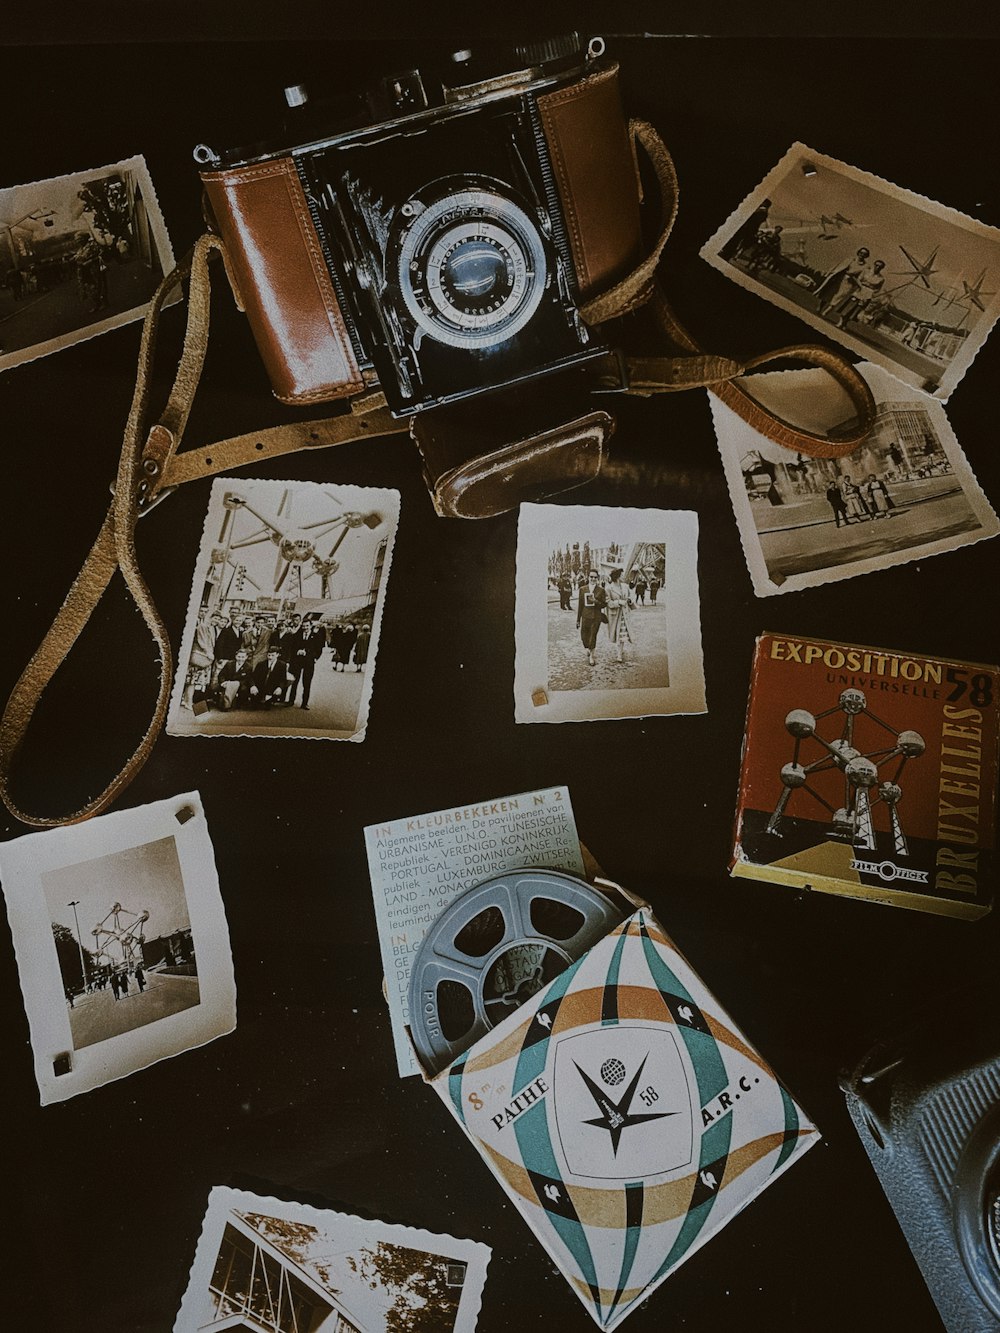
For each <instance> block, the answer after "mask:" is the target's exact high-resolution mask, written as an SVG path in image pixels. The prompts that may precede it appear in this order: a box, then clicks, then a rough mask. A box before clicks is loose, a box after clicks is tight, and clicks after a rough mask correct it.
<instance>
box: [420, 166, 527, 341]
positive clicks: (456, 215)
mask: <svg viewBox="0 0 1000 1333" xmlns="http://www.w3.org/2000/svg"><path fill="white" fill-rule="evenodd" d="M447 184H448V183H447V182H445V183H444V185H443V187H442V192H441V193H440V194H439V197H438V198H436V199H435V200H434V201H433V202H431V203H429V204H427V205H426V206H423V205H422V204H421V206H420V207H417V206H411V208H410V209H409V210H407V209H405V208H404V209H403V210H401V215H402V217H403V218H404V219H405V225H404V226H403V228H402V233H401V236H400V238H399V241H398V274H399V289H400V292H401V293H402V296H403V300H404V302H405V304H406V308H407V310H408V311H409V313H410V315H411V316H412V317H413V320H414V321H415V323H416V324H417V325H418V326H419V327H420V328H421V329H422V330H423V331H424V332H425V333H427V334H429V335H430V336H431V337H433V338H435V339H437V340H438V341H439V342H442V343H445V344H447V345H448V346H451V347H463V348H466V349H468V350H478V349H482V348H488V347H494V346H497V345H499V344H500V343H502V342H505V341H506V340H507V339H509V338H513V337H514V336H515V334H517V333H519V332H520V330H521V329H523V328H524V326H525V325H526V324H527V323H528V321H529V320H530V319H531V317H532V315H534V313H535V311H536V310H537V309H538V303H539V301H540V300H541V297H542V293H543V291H544V288H545V279H546V260H545V248H544V246H543V244H542V239H541V236H540V235H539V232H538V228H537V227H536V226H535V225H534V223H533V222H532V221H531V219H530V218H529V216H528V214H527V213H526V212H525V211H524V209H522V208H521V207H520V206H519V205H518V204H516V203H514V201H513V200H512V199H509V198H507V197H506V196H505V195H503V194H501V193H500V192H499V190H497V189H496V187H495V186H494V185H493V183H492V182H482V183H479V182H475V181H470V180H463V181H462V182H461V183H460V184H459V183H457V182H456V183H455V188H453V189H451V190H450V191H449V190H448V189H447Z"/></svg>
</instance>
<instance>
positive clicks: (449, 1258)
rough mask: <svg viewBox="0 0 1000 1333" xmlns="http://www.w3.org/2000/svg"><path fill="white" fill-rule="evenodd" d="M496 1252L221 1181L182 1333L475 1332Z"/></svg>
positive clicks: (178, 1328)
mask: <svg viewBox="0 0 1000 1333" xmlns="http://www.w3.org/2000/svg"><path fill="white" fill-rule="evenodd" d="M489 1260H490V1251H489V1248H488V1247H487V1246H485V1245H479V1244H476V1243H475V1242H473V1241H468V1240H456V1239H454V1238H453V1237H451V1236H441V1235H435V1234H433V1233H431V1232H429V1231H419V1230H417V1229H415V1228H413V1227H404V1226H393V1225H390V1224H389V1223H386V1222H372V1221H367V1220H365V1219H363V1218H360V1217H351V1216H349V1215H347V1214H344V1213H335V1212H332V1211H329V1210H328V1209H320V1208H313V1207H310V1206H309V1205H307V1204H290V1203H283V1202H282V1201H281V1200H279V1199H272V1198H264V1197H261V1196H259V1195H256V1194H249V1193H247V1192H246V1191H243V1190H233V1189H228V1188H226V1187H224V1186H219V1185H217V1186H216V1187H215V1188H214V1189H213V1190H212V1192H211V1194H210V1195H209V1201H208V1212H207V1213H206V1215H205V1221H204V1224H203V1226H202V1232H201V1238H200V1240H199V1242H198V1250H197V1253H196V1255H195V1260H194V1264H193V1265H192V1268H191V1275H190V1279H189V1282H188V1288H187V1291H186V1292H185V1294H184V1299H183V1301H182V1303H181V1308H180V1311H179V1312H178V1315H177V1320H176V1322H175V1323H174V1333H209V1330H211V1329H218V1330H219V1331H220V1333H221V1330H223V1329H236V1328H240V1329H251V1328H252V1329H261V1330H264V1329H267V1330H271V1331H272V1333H471V1330H472V1329H474V1328H475V1327H476V1321H477V1319H478V1316H479V1310H480V1306H481V1303H482V1292H483V1285H484V1283H485V1281H486V1266H487V1264H488V1263H489Z"/></svg>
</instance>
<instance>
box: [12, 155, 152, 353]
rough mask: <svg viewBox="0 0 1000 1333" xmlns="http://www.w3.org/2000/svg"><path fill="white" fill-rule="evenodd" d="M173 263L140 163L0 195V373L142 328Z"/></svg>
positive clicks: (138, 159)
mask: <svg viewBox="0 0 1000 1333" xmlns="http://www.w3.org/2000/svg"><path fill="white" fill-rule="evenodd" d="M173 262H174V261H173V252H172V250H171V247H170V239H169V237H168V236H167V229H166V226H165V224H164V221H163V217H162V215H161V213H160V210H159V205H158V204H157V202H156V193H155V191H154V189H153V185H152V181H151V180H150V178H149V173H148V171H147V169H146V163H145V161H144V160H143V158H141V157H135V158H131V159H129V160H128V161H127V162H119V163H117V164H115V165H113V166H108V167H101V168H98V169H96V170H94V171H82V172H77V173H75V174H74V175H69V176H57V177H55V178H53V179H51V180H44V181H35V182H33V183H32V184H30V185H15V186H13V187H11V188H9V189H0V370H4V369H6V368H7V367H9V366H16V365H20V364H21V363H23V362H25V361H33V360H34V359H35V358H36V357H39V356H45V355H47V354H48V353H49V352H55V351H58V350H59V349H60V348H62V347H68V346H70V345H71V344H73V343H77V342H81V341H83V340H84V339H85V338H92V337H94V336H95V335H96V334H98V333H104V332H106V331H107V330H108V329H112V328H117V327H118V326H119V325H120V324H127V323H129V322H130V321H132V320H136V319H141V318H142V316H143V315H144V314H145V312H146V308H147V306H148V304H149V300H150V298H151V297H152V295H153V293H154V292H155V290H156V288H157V286H158V285H159V282H160V280H161V278H162V277H163V275H164V272H166V271H169V270H170V269H171V268H172V267H173Z"/></svg>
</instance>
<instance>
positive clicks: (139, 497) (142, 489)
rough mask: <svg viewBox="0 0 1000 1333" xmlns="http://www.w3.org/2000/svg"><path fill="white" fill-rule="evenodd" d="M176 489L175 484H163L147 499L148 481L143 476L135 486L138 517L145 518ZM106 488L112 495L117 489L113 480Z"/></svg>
mask: <svg viewBox="0 0 1000 1333" xmlns="http://www.w3.org/2000/svg"><path fill="white" fill-rule="evenodd" d="M176 489H177V487H176V486H164V487H163V488H162V489H161V490H160V491H158V492H157V493H156V495H154V496H153V498H152V499H149V498H148V496H149V482H148V481H147V480H146V479H145V478H143V479H142V481H140V482H139V485H138V486H137V487H136V501H135V503H136V508H137V509H138V511H139V518H145V517H146V515H147V514H150V513H152V511H153V510H154V509H155V508H156V506H157V505H158V504H162V502H163V501H164V500H165V499H166V498H167V496H168V495H173V493H174V491H176ZM108 490H109V491H110V492H111V494H112V496H114V495H116V494H117V489H116V487H115V483H114V482H111V483H110V485H109V486H108Z"/></svg>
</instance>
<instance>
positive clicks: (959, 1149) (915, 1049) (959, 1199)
mask: <svg viewBox="0 0 1000 1333" xmlns="http://www.w3.org/2000/svg"><path fill="white" fill-rule="evenodd" d="M995 1003H996V995H995V988H994V987H993V986H992V985H988V986H987V987H985V988H984V987H976V988H974V990H973V991H972V993H970V994H968V995H962V996H960V997H943V998H941V999H940V1000H939V1004H938V1006H937V1008H938V1015H939V1016H938V1017H937V1018H935V1019H934V1020H928V1021H927V1022H925V1023H922V1024H920V1025H919V1026H918V1027H917V1028H914V1029H913V1030H912V1031H910V1032H908V1033H906V1034H905V1035H903V1036H901V1037H899V1038H896V1039H892V1040H890V1041H888V1042H882V1043H880V1044H879V1045H878V1046H876V1047H875V1048H874V1049H873V1050H872V1051H870V1052H869V1053H868V1055H867V1056H865V1058H864V1060H862V1061H861V1063H860V1064H859V1065H858V1067H857V1068H856V1069H855V1070H853V1071H852V1072H851V1073H850V1074H849V1075H848V1076H846V1077H845V1079H844V1080H843V1083H842V1087H843V1089H844V1092H845V1094H846V1096H847V1105H848V1110H849V1111H850V1114H851V1119H852V1120H853V1121H854V1126H855V1128H856V1129H857V1131H858V1134H859V1135H860V1136H861V1141H862V1143H863V1144H864V1146H865V1150H866V1151H867V1153H868V1156H869V1157H870V1158H871V1161H872V1165H873V1166H874V1167H875V1170H876V1172H877V1173H878V1177H879V1180H880V1181H881V1183H882V1188H883V1189H884V1190H885V1192H886V1195H887V1196H888V1199H889V1202H890V1203H891V1204H892V1207H893V1210H894V1211H895V1213H896V1217H897V1218H898V1220H899V1224H900V1226H901V1227H902V1229H903V1232H904V1233H905V1235H906V1239H907V1242H908V1243H909V1246H910V1249H911V1250H912V1251H913V1256H914V1258H915V1259H916V1261H917V1263H918V1264H919V1265H920V1268H921V1271H922V1272H923V1275H924V1280H925V1281H926V1283H927V1286H928V1288H929V1289H930V1293H931V1295H932V1296H933V1297H934V1301H935V1303H936V1305H937V1307H938V1311H939V1312H940V1314H941V1318H942V1319H943V1320H944V1323H945V1325H946V1326H947V1327H948V1329H949V1330H950V1333H987V1330H995V1329H996V1328H998V1327H1000V1036H998V1034H997V1029H996V1025H995V1024H992V1023H987V1021H986V1020H987V1016H988V1015H990V1014H992V1013H993V1012H994V1011H995ZM987 1028H992V1031H987Z"/></svg>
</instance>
